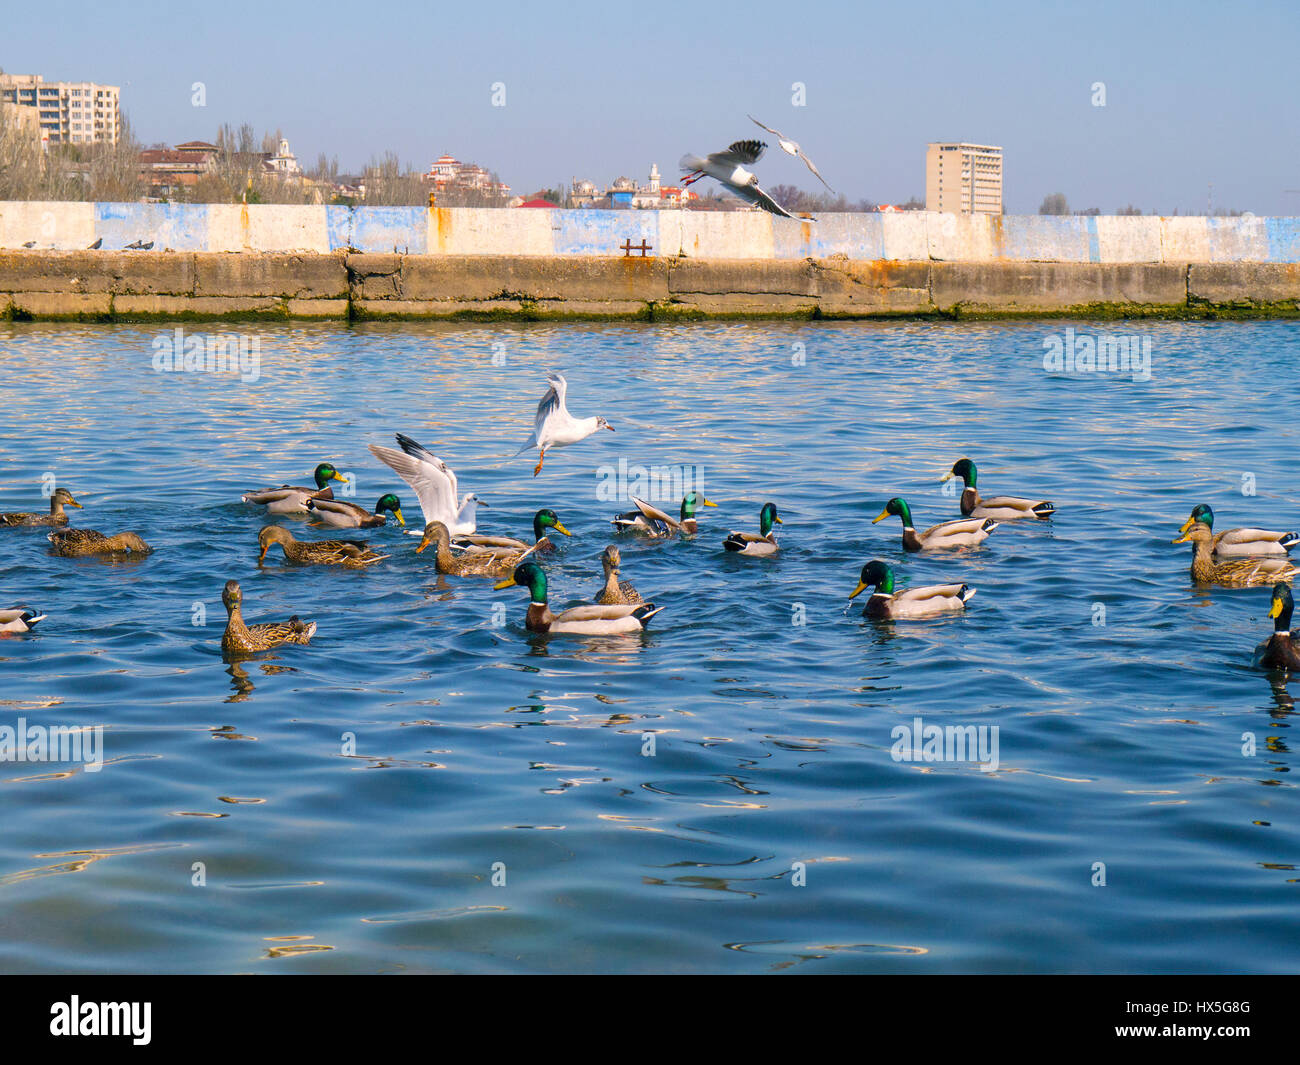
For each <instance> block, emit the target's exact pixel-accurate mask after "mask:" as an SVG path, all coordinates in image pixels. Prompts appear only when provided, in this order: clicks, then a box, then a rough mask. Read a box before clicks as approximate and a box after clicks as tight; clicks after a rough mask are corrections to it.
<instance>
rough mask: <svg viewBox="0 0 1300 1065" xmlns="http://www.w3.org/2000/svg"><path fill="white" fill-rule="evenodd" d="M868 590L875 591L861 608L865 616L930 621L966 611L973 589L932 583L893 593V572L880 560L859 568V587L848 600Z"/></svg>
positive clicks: (888, 619) (890, 619)
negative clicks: (941, 615) (941, 616)
mask: <svg viewBox="0 0 1300 1065" xmlns="http://www.w3.org/2000/svg"><path fill="white" fill-rule="evenodd" d="M868 588H874V589H875V591H874V592H872V593H871V597H870V598H869V599H868V600H867V605H866V606H865V607H863V608H862V613H863V615H864V616H865V617H869V618H879V619H881V620H884V621H893V620H897V619H900V618H932V617H935V616H936V615H938V614H950V613H953V612H954V611H958V610H965V609H966V603H967V602H968V601H969V600H970V597H971V596H973V595H974V594H975V589H974V588H971V587H969V586H967V585H965V584H932V585H929V586H928V587H925V588H908V589H905V590H904V591H899V592H896V591H894V571H893V568H892V567H890V566H889V565H888V564H887V563H884V562H881V561H880V560H879V559H877V560H875V561H873V562H868V563H867V564H866V565H865V566H863V567H862V574H861V576H860V577H859V579H858V586H857V587H856V588H855V589H853V594H852V595H850V596H849V598H850V599H852V598H854V597H855V596H857V595H860V594H861V593H862V592H865V591H866V590H867V589H868Z"/></svg>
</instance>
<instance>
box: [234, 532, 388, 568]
mask: <svg viewBox="0 0 1300 1065" xmlns="http://www.w3.org/2000/svg"><path fill="white" fill-rule="evenodd" d="M257 544H258V546H259V547H260V548H261V549H262V553H261V554H260V555H258V556H257V563H258V565H259V566H260V565H261V564H262V563H263V562H264V561H265V560H266V553H267V552H268V551H269V550H271V545H272V544H279V545H280V546H281V547H282V548H284V557H285V558H287V559H288V560H289V561H290V562H296V563H298V564H299V565H302V566H347V567H348V568H349V569H360V568H361V567H362V566H369V565H370V564H371V563H373V562H381V561H383V560H384V559H386V558H387V557H388V556H387V555H380V554H377V553H375V552H374V551H372V550H371V549H370V545H369V544H367V543H363V542H362V541H360V540H296V539H294V535H293V533H291V532H290V531H289V530H288V529H286V528H285V527H284V526H283V525H264V526H262V529H261V531H260V532H258V534H257Z"/></svg>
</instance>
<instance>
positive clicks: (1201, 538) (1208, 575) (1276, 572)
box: [1173, 521, 1300, 588]
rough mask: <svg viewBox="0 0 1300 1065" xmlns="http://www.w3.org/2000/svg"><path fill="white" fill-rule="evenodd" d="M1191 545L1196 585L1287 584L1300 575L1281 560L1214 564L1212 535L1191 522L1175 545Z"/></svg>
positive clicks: (1244, 586) (1286, 561) (1261, 559)
mask: <svg viewBox="0 0 1300 1065" xmlns="http://www.w3.org/2000/svg"><path fill="white" fill-rule="evenodd" d="M1189 542H1190V543H1191V544H1193V545H1194V546H1193V548H1192V580H1194V581H1195V582H1196V583H1197V584H1227V585H1232V586H1234V587H1238V588H1246V587H1252V586H1254V585H1258V584H1271V583H1273V582H1274V581H1289V580H1291V579H1292V578H1293V577H1295V576H1296V574H1297V573H1300V570H1297V569H1296V568H1295V566H1293V565H1292V564H1291V563H1290V562H1289V561H1288V560H1287V559H1284V558H1238V559H1230V560H1228V561H1226V562H1215V561H1214V549H1213V544H1214V533H1213V532H1211V531H1210V527H1209V526H1208V525H1206V524H1205V523H1204V522H1200V521H1193V522H1192V524H1191V527H1190V528H1189V529H1188V530H1187V531H1186V532H1185V533H1183V535H1182V536H1180V537H1178V539H1177V540H1174V541H1173V543H1175V544H1185V543H1189Z"/></svg>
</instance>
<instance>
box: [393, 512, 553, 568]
mask: <svg viewBox="0 0 1300 1065" xmlns="http://www.w3.org/2000/svg"><path fill="white" fill-rule="evenodd" d="M430 545H432V546H433V547H434V548H435V549H436V550H435V551H434V560H433V561H434V567H435V568H436V569H437V571H438V572H439V573H447V574H450V575H451V576H453V577H501V576H504V575H505V574H507V573H513V572H514V568H515V567H516V566H517V565H519V563H520V562H521V561H522V560H523V559H524V558H525V557H526V556H527V555H529V554H531V553H532V552H533V550H534V549H533V548H531V547H530V548H527V549H526V550H523V551H511V550H509V549H506V550H493V549H492V548H480V549H478V550H475V551H470V552H467V553H465V554H461V555H454V554H452V551H451V534H450V533H449V532H448V531H447V526H445V525H444V524H443V523H442V522H440V521H431V522H429V524H428V525H426V526H425V527H424V537H423V538H422V539H421V540H420V546H419V547H417V548H416V549H415V553H416V554H417V555H418V554H420V552H422V551H423V550H424V549H425V548H426V547H429V546H430Z"/></svg>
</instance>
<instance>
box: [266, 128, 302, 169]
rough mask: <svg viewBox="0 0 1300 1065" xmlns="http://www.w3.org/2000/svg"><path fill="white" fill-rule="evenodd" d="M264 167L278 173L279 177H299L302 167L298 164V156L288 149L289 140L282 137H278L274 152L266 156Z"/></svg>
mask: <svg viewBox="0 0 1300 1065" xmlns="http://www.w3.org/2000/svg"><path fill="white" fill-rule="evenodd" d="M264 169H267V170H270V171H272V172H273V173H276V174H279V175H280V176H281V177H300V176H301V175H302V167H300V166H299V165H298V157H297V156H296V155H294V154H293V152H291V151H290V150H289V142H288V140H286V139H285V138H284V137H281V138H280V143H279V145H278V146H277V148H276V152H275V154H274V155H271V156H268V157H267V159H266V162H265V165H264Z"/></svg>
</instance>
